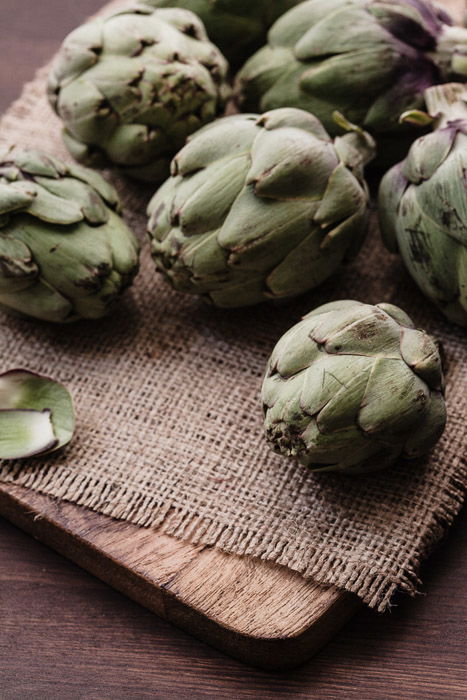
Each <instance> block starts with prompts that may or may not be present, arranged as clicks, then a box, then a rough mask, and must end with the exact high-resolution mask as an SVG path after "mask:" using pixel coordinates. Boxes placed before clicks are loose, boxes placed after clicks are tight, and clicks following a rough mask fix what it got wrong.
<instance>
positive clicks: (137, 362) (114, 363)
mask: <svg viewBox="0 0 467 700" xmlns="http://www.w3.org/2000/svg"><path fill="white" fill-rule="evenodd" d="M120 4H122V3H121V2H117V3H113V4H112V7H115V6H118V5H120ZM45 76H46V70H45V69H44V70H41V71H39V73H38V75H37V77H36V79H35V80H34V81H33V82H32V83H30V84H29V85H27V86H26V88H25V90H24V92H23V95H22V96H21V98H20V100H19V101H18V102H16V103H15V104H14V105H13V106H12V107H11V109H10V110H9V112H8V113H7V114H6V115H5V116H4V118H3V120H2V121H1V123H0V143H2V144H8V145H10V144H16V145H18V146H19V147H25V146H28V147H36V148H41V149H43V150H45V151H48V152H50V153H53V154H56V155H59V156H62V157H65V158H69V156H68V155H67V154H66V152H65V150H64V148H63V146H62V144H61V138H60V123H59V121H58V120H57V118H56V117H55V116H54V115H53V113H52V111H51V110H50V108H49V106H48V104H47V101H46V99H45V96H44V91H45ZM112 178H113V181H114V183H115V184H116V186H117V188H118V190H119V192H120V194H121V197H122V200H123V203H124V206H125V211H126V214H127V218H128V221H129V223H130V225H131V226H132V228H133V229H134V230H135V232H136V233H137V234H138V235H139V236H140V238H141V240H142V241H143V242H144V245H143V253H142V268H141V273H140V275H139V277H138V278H137V280H136V283H135V285H134V287H133V289H132V290H131V291H130V292H129V293H128V294H127V295H126V296H125V298H124V300H123V301H122V304H121V305H120V307H119V308H118V309H116V311H115V312H114V313H113V314H112V315H111V316H110V317H108V318H106V319H104V320H101V321H98V322H79V323H76V324H74V325H68V326H54V325H50V324H45V323H39V322H34V321H27V320H19V319H15V318H11V317H7V316H5V315H3V314H2V315H1V317H0V324H1V325H0V327H1V334H0V353H1V358H2V360H1V363H0V370H1V371H4V370H8V369H11V368H12V367H25V368H28V369H31V370H34V371H37V372H40V373H44V374H47V375H49V376H52V377H54V378H56V379H57V380H59V381H62V382H64V383H65V384H66V385H67V386H68V387H69V388H70V390H71V391H72V393H73V396H74V399H75V405H76V408H77V413H78V428H77V433H76V437H75V439H74V440H73V442H72V443H71V445H70V446H69V447H68V448H67V449H66V450H64V451H63V452H62V453H60V454H58V455H57V456H53V457H48V458H46V459H34V460H28V461H26V462H21V463H20V462H16V463H2V464H1V465H0V479H2V480H4V481H13V480H14V481H16V483H18V484H22V485H25V486H28V487H30V488H33V489H37V490H40V491H42V492H44V493H47V494H50V495H53V496H56V497H60V498H64V499H68V500H70V501H73V502H76V503H79V504H81V505H85V506H88V507H91V508H93V509H95V510H96V511H99V512H102V513H105V514H107V515H111V516H114V517H117V518H122V519H126V520H129V521H131V522H134V523H138V524H140V525H144V526H158V527H161V528H162V529H163V530H164V532H166V533H167V534H170V535H174V536H177V537H181V538H184V539H187V540H190V541H192V542H196V543H204V544H212V545H217V546H219V547H221V548H223V549H225V550H226V551H229V552H234V553H236V554H248V555H251V556H256V557H261V558H264V559H268V560H271V561H276V562H278V563H280V564H283V565H286V566H288V567H290V568H292V569H294V570H297V571H299V572H301V573H302V574H304V575H305V576H310V577H312V578H314V579H315V580H317V581H318V582H322V583H328V584H335V585H337V586H340V587H342V588H345V589H347V590H349V591H353V592H355V593H357V594H358V595H359V596H360V597H361V598H362V599H363V600H364V601H365V602H366V603H368V604H369V605H371V606H373V607H377V608H378V609H380V610H384V609H385V608H386V607H387V606H388V605H389V603H390V600H391V597H392V595H393V594H394V592H395V590H396V589H398V588H402V589H405V590H407V591H409V592H413V591H414V590H415V589H416V588H417V585H418V577H417V572H418V567H419V563H420V561H421V559H422V558H423V557H424V556H426V554H427V553H428V551H429V549H430V548H431V547H432V545H433V544H434V542H436V541H437V540H438V539H439V537H440V536H441V535H442V534H443V532H444V531H445V529H446V527H447V526H448V525H449V523H450V522H451V521H452V519H453V517H454V515H455V514H456V512H457V511H458V509H459V508H460V505H461V502H462V498H463V493H464V489H465V485H466V483H467V465H466V461H465V446H466V434H467V429H466V425H465V409H466V403H467V402H466V395H467V369H466V363H465V359H466V358H465V334H464V332H463V331H462V330H461V329H458V328H456V327H454V326H452V325H449V324H448V323H447V322H446V321H444V319H443V317H442V316H441V315H440V314H439V313H438V312H436V311H435V310H434V309H433V308H432V307H431V305H430V304H429V303H428V302H427V301H426V300H425V299H424V298H423V297H422V296H421V295H420V293H419V292H418V290H417V289H416V287H415V285H414V284H413V283H412V281H411V280H410V278H409V277H408V275H407V274H406V273H405V272H404V270H403V268H402V264H401V262H400V260H399V259H398V258H397V257H395V256H391V255H389V254H388V253H387V252H386V251H385V250H384V248H383V246H382V244H381V243H380V241H379V237H378V233H377V231H376V230H374V231H373V233H372V235H371V236H370V237H369V239H368V241H367V243H366V244H365V246H364V249H363V250H362V252H361V254H360V256H359V258H358V259H357V260H356V261H355V263H353V264H352V265H350V266H349V267H347V268H346V269H345V270H342V272H341V273H339V274H338V275H336V276H335V277H334V278H333V279H332V280H329V281H328V282H327V283H326V284H325V285H323V286H322V287H321V288H320V289H319V290H318V291H316V292H312V293H310V294H308V295H305V296H304V297H302V298H300V299H299V300H295V301H293V302H288V303H284V304H281V305H261V306H258V307H255V308H251V309H240V310H235V311H220V310H216V309H214V308H210V307H207V306H205V305H204V304H203V303H202V302H200V301H198V300H197V299H194V298H191V297H186V296H183V295H178V294H176V293H175V292H173V291H172V290H171V289H169V288H168V286H167V285H166V284H165V283H164V281H163V280H162V279H161V278H160V277H159V276H158V275H156V273H155V272H154V267H153V264H152V262H151V260H150V256H149V250H148V245H147V242H146V240H145V224H146V219H145V208H146V204H147V202H148V199H149V197H150V195H151V190H150V189H147V188H145V187H142V186H141V185H137V184H134V183H128V182H125V181H123V180H122V179H119V178H118V177H116V176H115V175H113V176H112ZM342 298H353V299H358V300H360V301H365V302H370V303H377V302H381V301H385V302H391V303H394V304H397V305H400V306H402V307H403V308H404V309H405V310H406V311H407V312H408V313H409V314H410V315H411V316H412V318H413V319H414V321H415V322H416V324H417V325H418V326H419V327H422V328H425V329H427V330H428V331H430V332H432V333H433V334H435V335H436V336H437V337H438V338H440V339H441V340H442V342H443V344H444V347H445V350H446V355H447V360H448V374H447V398H448V411H449V422H448V428H447V430H446V432H445V435H444V436H443V438H442V439H441V441H440V443H439V445H438V446H437V447H436V449H435V450H434V452H433V453H432V455H431V456H430V457H429V459H427V460H420V461H419V462H417V463H409V462H401V463H400V464H398V465H397V466H396V467H395V468H394V469H393V470H390V471H386V472H381V473H376V474H373V475H371V476H359V477H352V478H348V477H345V476H335V475H321V476H314V475H312V474H310V473H308V472H307V471H306V470H305V469H304V468H303V467H300V466H297V465H295V464H294V463H292V462H289V461H287V460H284V459H282V458H280V457H278V456H276V455H274V454H272V453H271V452H270V450H269V448H268V447H267V445H266V443H265V440H264V438H263V434H262V416H261V406H260V399H259V391H260V385H261V376H262V373H263V369H264V365H265V362H266V360H267V357H268V356H269V354H270V352H271V350H272V348H273V346H274V344H275V343H276V341H277V339H278V338H279V337H280V335H281V334H282V333H283V332H284V331H285V330H286V329H287V328H288V327H289V326H290V325H292V324H293V323H295V322H296V321H298V320H299V318H300V317H301V315H302V314H303V313H306V312H307V311H308V310H310V309H311V308H313V307H315V306H317V305H319V304H321V303H324V302H326V301H330V300H332V299H342Z"/></svg>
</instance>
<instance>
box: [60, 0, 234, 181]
mask: <svg viewBox="0 0 467 700" xmlns="http://www.w3.org/2000/svg"><path fill="white" fill-rule="evenodd" d="M227 70H228V65H227V61H226V60H225V58H224V57H223V56H222V54H221V53H220V51H219V50H218V49H217V48H216V47H215V46H214V44H212V43H211V42H210V41H209V40H208V37H207V35H206V31H205V29H204V27H203V24H202V22H201V20H200V19H199V18H198V17H197V16H196V15H195V14H193V13H192V12H189V11H188V10H182V9H178V8H175V9H154V8H152V9H151V8H150V7H148V6H143V5H136V4H135V5H134V6H131V7H129V8H128V9H126V10H122V11H120V12H118V13H116V14H112V15H110V16H107V17H104V18H99V19H96V20H94V21H91V22H89V23H88V24H84V25H83V26H81V27H79V28H78V29H76V30H75V31H73V32H72V33H71V34H70V35H69V36H68V37H67V38H66V39H65V41H64V43H63V45H62V48H61V50H60V51H59V53H58V56H57V59H56V60H55V63H54V64H53V67H52V70H51V73H50V76H49V82H48V95H49V100H50V103H51V105H52V106H53V108H54V109H55V111H56V112H57V114H58V116H59V117H60V118H61V119H62V121H63V123H64V141H65V144H66V146H67V147H68V149H69V151H70V152H71V154H72V155H73V156H74V157H75V158H76V159H77V160H79V161H81V162H83V163H85V164H86V165H93V166H104V165H106V164H109V163H113V164H114V165H116V166H117V167H118V168H119V169H120V170H121V171H122V172H123V173H124V174H126V175H129V176H131V177H134V178H137V179H140V180H147V181H153V182H162V181H163V180H164V179H165V178H166V177H167V175H168V173H169V164H170V161H171V159H172V157H173V156H174V155H175V153H176V152H177V151H178V150H179V149H180V148H181V147H182V146H183V144H184V142H185V139H186V137H187V136H188V135H189V134H191V133H193V132H194V131H196V130H197V129H199V128H200V127H201V126H203V124H206V123H207V122H209V121H212V120H213V119H215V118H216V117H217V116H218V115H219V114H220V113H222V111H223V109H224V105H225V100H226V97H227V96H228V94H229V92H230V90H229V87H228V84H227V82H226V75H227Z"/></svg>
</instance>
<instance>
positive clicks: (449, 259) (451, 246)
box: [379, 83, 467, 326]
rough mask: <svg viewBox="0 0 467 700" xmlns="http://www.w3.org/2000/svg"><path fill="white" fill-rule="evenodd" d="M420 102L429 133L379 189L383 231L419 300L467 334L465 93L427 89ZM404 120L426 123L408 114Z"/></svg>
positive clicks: (461, 88) (460, 88) (454, 87)
mask: <svg viewBox="0 0 467 700" xmlns="http://www.w3.org/2000/svg"><path fill="white" fill-rule="evenodd" d="M425 100H426V103H427V106H428V110H429V113H430V115H431V121H433V124H434V130H433V132H432V133H431V134H428V135H426V136H422V137H420V138H419V139H417V141H415V142H414V144H413V145H412V147H411V149H410V151H409V154H408V156H407V158H406V159H405V160H404V161H403V162H402V163H399V164H398V165H395V166H394V167H393V168H392V169H391V170H390V171H389V172H388V173H387V174H386V175H385V176H384V178H383V180H382V181H381V186H380V191H379V216H380V224H381V231H382V234H383V239H384V241H385V243H386V246H387V248H388V249H389V250H391V251H392V252H397V251H399V252H400V254H401V255H402V258H403V260H404V263H405V265H406V267H407V269H408V271H409V272H410V274H411V275H412V277H413V279H414V280H415V282H416V283H417V284H418V286H419V287H420V289H421V290H422V292H423V293H424V294H426V296H427V297H428V298H429V299H431V300H432V301H433V302H434V303H435V304H436V305H437V306H438V308H439V309H440V310H441V311H442V312H443V313H444V314H445V316H446V317H447V318H448V319H449V320H450V321H452V322H454V323H458V324H460V325H462V326H467V174H466V173H467V89H466V87H465V85H461V84H458V83H450V84H447V85H440V86H437V87H432V88H429V89H428V90H427V91H426V93H425ZM404 118H408V119H413V120H417V119H419V120H421V121H422V122H425V123H426V121H428V122H429V121H430V117H429V115H425V119H424V115H423V114H417V113H410V112H409V113H407V114H406V115H404Z"/></svg>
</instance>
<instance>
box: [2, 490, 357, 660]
mask: <svg viewBox="0 0 467 700" xmlns="http://www.w3.org/2000/svg"><path fill="white" fill-rule="evenodd" d="M0 515H3V516H4V517H6V518H7V519H8V520H10V521H11V522H12V523H13V524H15V525H17V526H18V527H20V528H22V529H23V530H25V531H26V532H28V533H29V534H31V535H32V536H33V537H36V538H38V539H39V540H41V542H44V543H45V544H47V545H49V546H51V547H53V548H54V549H55V550H57V551H58V552H59V553H61V554H64V555H65V556H67V557H68V558H70V559H71V560H72V561H74V562H75V563H77V564H79V565H80V566H82V567H83V568H84V569H86V570H87V571H90V572H91V573H93V574H95V575H96V576H98V577H99V578H101V579H102V580H103V581H105V582H106V583H109V584H110V585H112V586H113V587H114V588H116V589H117V590H119V591H121V592H122V593H125V594H126V595H128V596H130V597H131V598H133V599H134V600H136V601H137V602H139V603H141V604H142V605H144V606H145V607H147V608H148V609H149V610H151V611H153V612H155V613H156V614H158V615H160V616H161V617H163V618H165V619H166V620H168V621H170V622H173V623H174V624H176V625H177V626H179V627H181V628H182V629H184V630H187V631H188V632H191V633H192V634H194V635H196V636H197V637H199V638H200V639H202V640H203V641H206V642H208V643H210V644H212V645H213V646H215V647H216V648H218V649H221V650H223V651H225V652H226V653H228V654H231V655H232V656H234V657H235V658H238V659H240V660H242V661H245V662H246V663H248V664H253V665H254V666H259V667H261V668H267V669H273V670H275V671H277V670H283V669H290V668H294V667H295V666H297V665H299V664H301V663H303V662H304V661H306V660H308V659H309V658H310V657H311V656H312V655H313V654H314V653H315V652H316V651H317V650H318V649H319V648H321V647H322V646H323V644H324V643H325V642H326V641H328V639H330V638H331V637H332V636H333V634H334V633H335V632H336V631H337V630H338V629H340V628H341V627H342V625H343V624H344V623H345V622H346V621H347V619H348V618H349V617H350V616H351V615H352V614H353V613H354V612H355V611H356V610H357V609H359V608H360V606H361V603H360V602H359V601H358V599H357V597H356V596H354V595H350V594H348V593H344V592H342V591H338V590H337V589H335V588H331V587H323V586H319V585H317V584H314V583H312V582H310V581H305V580H304V579H303V578H302V577H301V576H298V575H297V574H294V573H292V572H291V571H288V570H287V569H285V568H284V567H280V566H274V565H271V564H268V563H266V562H261V561H258V560H253V559H249V558H247V557H237V556H233V555H228V554H225V553H224V552H221V551H219V550H217V549H213V548H212V547H201V546H194V545H191V544H189V543H186V542H180V541H178V540H176V539H174V538H171V537H167V536H166V535H163V534H162V533H160V532H158V531H156V530H153V529H148V528H142V527H137V526H135V525H132V524H130V523H125V522H122V521H117V520H114V519H112V518H107V517H105V516H103V515H100V514H98V513H94V512H92V511H91V510H89V509H87V508H80V507H79V506H76V505H73V504H71V503H65V502H63V501H60V500H59V499H52V498H48V497H46V496H44V495H41V494H39V493H36V492H34V491H31V490H28V489H24V488H20V487H18V486H15V485H12V484H0Z"/></svg>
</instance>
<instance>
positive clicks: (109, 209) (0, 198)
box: [0, 151, 139, 323]
mask: <svg viewBox="0 0 467 700" xmlns="http://www.w3.org/2000/svg"><path fill="white" fill-rule="evenodd" d="M138 255H139V246H138V242H137V241H136V238H135V237H134V235H133V234H132V232H131V231H130V229H129V228H128V226H127V225H126V224H125V222H124V220H123V219H122V217H121V216H120V203H119V200H118V197H117V193H116V191H115V189H114V188H113V187H112V186H111V185H109V184H108V183H107V182H106V181H105V180H104V179H103V178H102V177H101V176H100V175H98V174H97V173H95V172H93V171H92V170H88V169H87V168H82V167H81V166H78V165H72V164H69V163H64V162H63V161H60V160H59V159H58V158H53V157H51V156H48V155H45V154H42V153H39V152H37V151H22V152H17V153H14V154H11V153H3V154H1V155H0V307H2V308H4V309H5V310H7V311H10V312H15V313H17V314H20V315H25V316H33V317H34V318H39V319H42V320H44V321H54V322H56V323H65V322H68V321H75V320H77V319H79V318H100V317H101V316H103V315H104V314H106V313H107V312H108V311H109V310H110V309H111V308H112V306H113V304H114V303H115V302H116V300H117V299H118V298H119V296H120V295H121V293H122V292H123V290H124V289H125V288H126V287H128V286H129V285H130V284H131V282H132V281H133V278H134V276H135V274H136V273H137V271H138Z"/></svg>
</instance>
